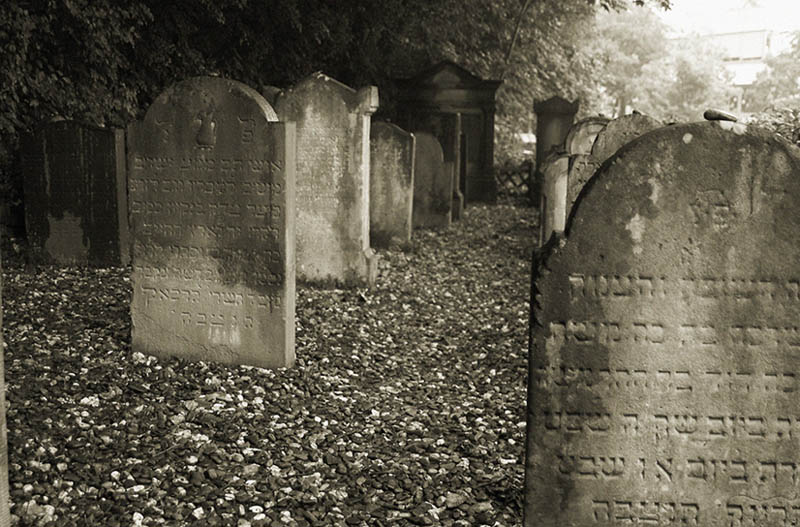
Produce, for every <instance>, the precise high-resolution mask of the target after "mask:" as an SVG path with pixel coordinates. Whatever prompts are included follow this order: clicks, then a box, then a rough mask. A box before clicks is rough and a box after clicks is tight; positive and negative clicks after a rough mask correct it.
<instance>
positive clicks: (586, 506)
mask: <svg viewBox="0 0 800 527" xmlns="http://www.w3.org/2000/svg"><path fill="white" fill-rule="evenodd" d="M634 119H636V120H640V121H644V118H643V117H641V116H640V117H632V118H631V120H634ZM619 122H620V125H622V124H623V123H622V119H620V120H619ZM612 123H613V121H612V122H611V123H607V124H605V123H602V122H597V121H596V120H590V121H584V122H581V123H579V124H578V125H576V127H574V128H573V130H574V131H575V133H574V134H572V136H571V140H568V141H567V144H566V148H565V153H564V154H560V155H557V156H555V159H556V160H555V161H554V162H553V165H558V168H557V169H556V168H553V170H554V171H557V172H558V173H559V176H558V178H559V179H558V181H559V185H561V187H562V188H561V189H559V190H558V191H557V192H558V193H560V194H554V192H555V191H553V190H552V189H550V191H549V192H550V193H549V194H548V196H553V195H559V196H560V197H559V199H560V200H561V201H562V202H564V203H566V205H565V206H564V207H565V209H566V210H570V209H571V211H570V212H569V217H568V218H567V219H566V221H565V223H564V226H563V228H560V229H559V228H555V229H554V231H555V234H554V235H552V236H549V239H548V241H547V242H546V243H545V244H544V246H543V247H541V248H540V249H538V250H537V251H536V252H535V253H534V262H533V269H534V270H533V277H532V284H531V330H530V349H529V357H528V360H529V379H528V382H529V384H528V398H527V448H526V465H525V506H524V525H525V526H526V527H533V526H537V527H543V526H545V527H546V526H557V525H581V526H585V525H596V526H613V525H652V526H736V527H741V526H754V527H755V526H781V527H784V526H790V525H798V524H799V523H800V212H798V211H800V149H797V148H796V147H794V146H793V145H790V144H789V143H787V142H785V141H783V140H781V139H780V138H777V137H775V136H774V135H772V134H768V133H766V132H765V131H762V130H758V129H755V128H751V127H745V126H744V125H741V124H739V123H733V122H729V121H711V122H700V123H690V124H676V125H670V126H663V127H655V128H654V129H652V130H650V131H648V132H646V133H643V134H642V133H641V131H638V132H637V133H636V135H639V137H637V138H635V139H633V140H631V141H628V140H627V139H625V138H623V140H622V141H620V143H625V144H624V146H622V147H621V148H619V149H617V147H616V146H608V148H606V146H607V145H610V144H611V143H613V141H610V142H601V136H602V134H603V133H606V134H607V136H608V135H614V134H610V133H608V132H609V131H610V130H611V126H612ZM645 124H646V125H647V126H648V127H650V128H653V127H654V126H655V125H656V123H653V122H652V121H650V120H647V122H646V123H645ZM604 126H605V128H603V127H604ZM623 128H625V129H629V128H627V126H626V127H623ZM599 129H603V130H604V131H601V132H599V134H598V135H597V138H596V139H595V140H594V141H592V140H591V139H590V136H591V135H593V134H594V133H595V132H596V131H597V130H599ZM615 134H616V132H615ZM622 135H625V134H622ZM571 141H572V142H571ZM589 144H592V145H593V146H592V147H591V150H589V149H588V145H589ZM587 155H588V156H589V157H588V158H586V157H581V156H587ZM581 163H585V164H593V165H595V166H596V167H597V168H596V169H592V170H590V172H592V173H593V174H592V175H591V177H589V178H588V181H581V178H584V177H585V174H586V173H587V172H581V171H580V169H576V168H575V167H576V166H580V165H581ZM575 170H577V171H578V172H577V173H578V180H579V183H576V186H582V189H581V190H580V191H579V192H575V191H570V189H571V188H572V185H570V182H569V178H570V177H571V176H572V174H573V171H575ZM565 174H566V176H565ZM565 177H566V181H564V179H565ZM565 195H566V196H568V198H564V196H565ZM576 195H577V197H575V196H576ZM551 225H558V223H557V221H555V220H551Z"/></svg>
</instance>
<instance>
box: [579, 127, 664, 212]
mask: <svg viewBox="0 0 800 527" xmlns="http://www.w3.org/2000/svg"><path fill="white" fill-rule="evenodd" d="M661 126H662V124H661V122H659V121H657V120H656V119H653V118H652V117H649V116H647V115H644V114H639V113H633V114H630V115H625V116H623V117H619V118H617V119H613V120H611V121H608V122H607V124H606V125H605V126H604V127H603V128H602V130H600V131H599V132H598V134H597V137H596V139H595V141H594V144H593V145H592V146H591V153H577V154H575V155H574V156H573V157H572V159H571V160H570V167H569V177H568V183H567V203H566V207H565V209H564V210H565V211H566V214H569V211H570V210H572V206H573V204H574V203H575V200H576V199H577V197H578V194H580V192H581V190H582V189H583V186H584V185H585V184H586V182H587V181H588V180H589V178H591V177H592V175H594V173H595V171H596V170H597V169H598V168H600V165H602V164H603V162H604V161H605V160H606V159H608V158H609V157H611V156H612V155H613V154H614V153H615V152H616V151H617V150H619V149H620V148H621V147H622V146H623V145H625V144H626V143H628V142H630V141H632V140H634V139H636V138H637V137H639V136H640V135H642V134H645V133H647V132H649V131H650V130H655V129H656V128H660V127H661Z"/></svg>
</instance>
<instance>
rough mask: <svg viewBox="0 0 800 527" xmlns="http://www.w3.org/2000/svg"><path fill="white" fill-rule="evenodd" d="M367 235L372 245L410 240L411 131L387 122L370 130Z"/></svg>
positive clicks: (412, 188) (412, 173)
mask: <svg viewBox="0 0 800 527" xmlns="http://www.w3.org/2000/svg"><path fill="white" fill-rule="evenodd" d="M369 144H370V160H369V162H370V178H369V239H370V241H371V243H372V245H374V246H375V247H388V246H389V245H390V244H391V243H392V242H395V243H404V242H409V241H410V240H411V227H412V226H411V211H412V205H413V202H414V134H410V133H408V132H406V131H405V130H403V129H402V128H400V127H399V126H396V125H393V124H391V123H384V122H375V123H372V129H371V131H370V142H369Z"/></svg>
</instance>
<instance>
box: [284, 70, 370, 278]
mask: <svg viewBox="0 0 800 527" xmlns="http://www.w3.org/2000/svg"><path fill="white" fill-rule="evenodd" d="M377 108H378V89H377V88H376V87H375V86H368V87H366V88H363V89H361V90H359V91H355V90H354V89H352V88H350V87H348V86H345V85H344V84H342V83H340V82H338V81H336V80H334V79H332V78H330V77H328V76H326V75H323V74H322V73H314V74H312V75H310V76H309V77H307V78H305V79H304V80H302V81H300V83H298V84H297V85H296V86H294V87H293V88H291V89H289V90H287V91H286V92H283V93H281V94H280V95H278V97H277V104H276V107H275V110H276V111H277V113H278V115H279V116H280V118H281V120H282V121H295V122H296V123H297V270H298V274H299V276H300V277H301V278H303V279H305V280H309V281H315V282H340V283H344V284H351V285H359V284H361V285H371V284H373V283H374V282H375V278H376V275H377V269H378V268H377V255H375V253H374V252H373V251H372V249H371V248H370V244H369V210H370V209H369V170H370V169H369V155H370V152H369V135H370V122H371V115H372V114H373V113H374V112H375V110H377Z"/></svg>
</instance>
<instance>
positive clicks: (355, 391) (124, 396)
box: [3, 204, 537, 527]
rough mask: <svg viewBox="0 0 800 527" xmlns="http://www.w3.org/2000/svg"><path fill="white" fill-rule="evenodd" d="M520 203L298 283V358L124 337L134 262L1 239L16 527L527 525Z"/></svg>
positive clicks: (530, 233)
mask: <svg viewBox="0 0 800 527" xmlns="http://www.w3.org/2000/svg"><path fill="white" fill-rule="evenodd" d="M535 212H536V211H535V209H531V208H526V207H523V206H514V205H509V204H506V205H497V206H470V207H468V209H467V211H466V216H465V219H464V220H463V221H461V222H458V223H456V224H454V225H453V227H451V228H450V229H448V230H446V231H442V232H429V231H419V232H415V234H414V241H413V243H412V244H411V246H410V247H406V248H405V251H401V250H400V249H396V250H389V251H381V252H380V254H381V258H382V260H381V264H380V276H379V278H378V284H377V286H376V287H375V288H374V289H371V290H366V289H355V290H339V289H314V288H310V287H307V286H298V291H297V295H298V301H297V357H298V360H297V364H296V366H295V367H294V368H292V369H284V370H277V371H268V370H262V369H258V368H252V367H245V366H240V367H228V366H222V365H218V364H211V363H203V362H196V363H189V362H187V361H184V360H179V359H170V360H156V359H155V358H153V357H147V356H144V355H142V354H139V353H132V352H131V350H130V318H129V314H128V302H129V300H130V281H129V279H128V273H129V269H126V268H109V269H92V270H86V269H77V268H63V269H26V267H25V266H24V265H22V264H21V263H20V258H19V254H18V253H15V249H14V245H15V244H13V243H11V242H9V241H7V240H6V242H5V245H4V255H3V257H4V260H5V261H4V265H5V268H4V270H3V308H4V327H3V329H4V333H5V339H6V350H5V360H6V379H7V385H8V386H7V398H8V405H9V407H8V410H7V420H8V429H9V432H8V447H9V462H10V467H9V472H10V474H9V476H10V483H11V499H12V501H13V506H12V509H11V512H12V514H13V520H14V521H13V523H14V524H15V525H58V526H103V527H113V526H145V525H147V526H154V525H176V526H177V525H191V526H213V525H224V526H228V525H231V526H237V527H246V526H270V527H275V526H280V527H291V526H366V527H373V526H379V527H380V526H403V525H442V526H464V527H477V526H481V525H487V526H492V527H510V526H518V525H520V519H521V508H522V481H523V472H524V470H523V457H524V444H525V426H524V413H525V393H526V390H525V383H526V375H527V371H526V362H527V361H526V355H527V328H528V297H529V284H530V252H531V249H532V248H533V243H534V240H535V238H536V232H537V230H536V215H535Z"/></svg>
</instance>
